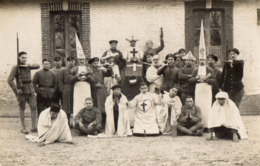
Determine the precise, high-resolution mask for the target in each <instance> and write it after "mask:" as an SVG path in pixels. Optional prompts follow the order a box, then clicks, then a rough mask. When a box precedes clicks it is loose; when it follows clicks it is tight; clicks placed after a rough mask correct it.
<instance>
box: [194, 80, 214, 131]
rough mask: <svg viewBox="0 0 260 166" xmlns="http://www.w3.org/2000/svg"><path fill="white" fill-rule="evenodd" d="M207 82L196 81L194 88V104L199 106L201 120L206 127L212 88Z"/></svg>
mask: <svg viewBox="0 0 260 166" xmlns="http://www.w3.org/2000/svg"><path fill="white" fill-rule="evenodd" d="M211 88H212V87H211V85H209V84H208V83H197V84H196V88H195V104H196V105H197V106H198V107H200V110H201V114H202V122H203V124H204V127H206V128H208V113H209V111H210V110H211V104H212V90H211Z"/></svg>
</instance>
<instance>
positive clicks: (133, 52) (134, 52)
mask: <svg viewBox="0 0 260 166" xmlns="http://www.w3.org/2000/svg"><path fill="white" fill-rule="evenodd" d="M130 53H132V54H133V57H135V54H136V53H138V51H135V48H134V49H133V51H130Z"/></svg>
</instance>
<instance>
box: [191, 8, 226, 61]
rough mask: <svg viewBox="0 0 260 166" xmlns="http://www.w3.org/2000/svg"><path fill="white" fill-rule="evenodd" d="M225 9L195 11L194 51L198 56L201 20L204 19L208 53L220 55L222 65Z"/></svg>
mask: <svg viewBox="0 0 260 166" xmlns="http://www.w3.org/2000/svg"><path fill="white" fill-rule="evenodd" d="M223 16H224V15H223V10H194V11H193V34H194V38H193V39H194V41H193V42H194V45H193V52H194V55H195V56H198V51H199V40H200V28H201V20H203V25H204V34H205V44H206V53H207V55H208V54H214V55H216V56H218V57H219V62H218V64H219V65H220V64H221V62H222V60H223V59H224V57H225V56H224V55H225V51H226V50H225V28H224V19H223V18H224V17H223Z"/></svg>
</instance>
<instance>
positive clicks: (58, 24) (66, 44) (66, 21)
mask: <svg viewBox="0 0 260 166" xmlns="http://www.w3.org/2000/svg"><path fill="white" fill-rule="evenodd" d="M51 29H52V35H53V40H52V41H53V56H54V57H56V56H58V57H61V59H62V64H63V66H65V61H66V57H68V56H73V57H75V58H76V43H75V33H76V34H77V35H78V37H79V40H81V12H79V11H69V12H64V11H61V12H52V13H51Z"/></svg>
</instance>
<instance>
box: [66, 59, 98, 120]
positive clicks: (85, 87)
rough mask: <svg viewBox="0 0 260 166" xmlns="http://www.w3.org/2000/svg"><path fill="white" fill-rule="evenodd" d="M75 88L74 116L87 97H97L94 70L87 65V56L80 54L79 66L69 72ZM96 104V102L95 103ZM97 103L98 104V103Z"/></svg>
mask: <svg viewBox="0 0 260 166" xmlns="http://www.w3.org/2000/svg"><path fill="white" fill-rule="evenodd" d="M69 79H70V82H71V83H72V84H73V85H74V89H73V117H75V116H76V115H77V113H78V112H79V111H80V110H81V109H82V108H83V107H84V106H85V99H86V97H92V98H94V99H96V98H97V96H96V91H95V83H94V77H93V71H92V70H91V69H90V67H88V66H87V65H86V58H85V56H84V55H83V56H78V66H74V67H73V68H72V69H71V70H70V72H69ZM95 104H96V103H95ZM96 105H97V104H96Z"/></svg>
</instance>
